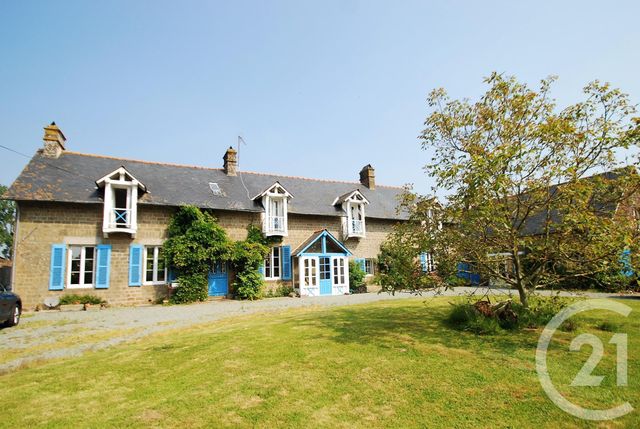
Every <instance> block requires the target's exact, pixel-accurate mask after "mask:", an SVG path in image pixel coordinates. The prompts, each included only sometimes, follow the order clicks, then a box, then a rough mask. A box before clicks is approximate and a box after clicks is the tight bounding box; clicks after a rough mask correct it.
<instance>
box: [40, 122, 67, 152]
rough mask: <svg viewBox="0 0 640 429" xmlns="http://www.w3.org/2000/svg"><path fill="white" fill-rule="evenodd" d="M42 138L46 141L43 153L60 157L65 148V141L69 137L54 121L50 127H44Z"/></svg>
mask: <svg viewBox="0 0 640 429" xmlns="http://www.w3.org/2000/svg"><path fill="white" fill-rule="evenodd" d="M42 140H43V141H44V150H43V151H42V155H43V156H45V157H47V158H59V157H60V154H62V152H63V151H64V150H65V147H64V142H66V141H67V139H66V137H65V136H64V134H62V131H60V128H58V126H57V125H56V123H55V122H52V123H51V125H49V126H48V127H44V137H43V138H42Z"/></svg>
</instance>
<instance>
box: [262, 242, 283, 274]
mask: <svg viewBox="0 0 640 429" xmlns="http://www.w3.org/2000/svg"><path fill="white" fill-rule="evenodd" d="M275 249H278V257H277V259H278V265H277V267H278V275H277V276H274V275H273V268H274V267H275V266H276V265H275V262H274V261H275V260H276V256H275V255H274V250H275ZM267 261H268V262H269V264H267ZM267 267H268V268H269V271H270V272H269V275H267ZM264 278H265V280H280V279H281V278H282V248H281V247H280V246H274V247H272V248H271V250H269V254H268V255H267V257H266V258H265V260H264Z"/></svg>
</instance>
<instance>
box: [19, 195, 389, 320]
mask: <svg viewBox="0 0 640 429" xmlns="http://www.w3.org/2000/svg"><path fill="white" fill-rule="evenodd" d="M174 212H175V208H172V207H167V206H151V205H139V206H138V230H137V233H136V236H135V238H131V236H130V235H128V234H122V233H114V234H110V235H109V237H108V238H104V235H103V233H102V221H103V205H102V204H71V203H54V202H26V201H21V202H19V203H18V223H17V225H18V228H17V231H16V236H15V244H16V245H15V249H16V252H15V256H14V279H13V287H14V290H15V292H16V293H18V294H20V296H21V298H22V300H23V307H24V308H25V309H26V310H31V309H33V308H34V307H35V306H36V305H38V304H42V303H43V302H44V300H45V298H46V297H48V296H58V297H60V296H62V295H65V294H70V293H76V294H91V295H96V296H99V297H101V298H103V299H105V300H106V301H107V302H108V303H109V304H111V305H145V304H150V303H155V302H158V301H160V300H162V298H163V297H165V296H166V294H167V292H168V287H167V286H166V285H156V286H151V285H143V286H140V287H130V286H129V284H128V273H129V246H130V245H131V244H143V245H161V244H162V243H163V241H164V240H166V238H167V227H168V224H169V220H170V218H171V216H172V214H173V213H174ZM213 214H214V215H215V216H216V217H217V219H218V221H219V223H220V225H221V226H222V227H223V228H224V229H225V230H226V231H227V233H228V235H229V237H230V238H231V239H234V240H243V239H245V238H246V234H247V227H248V225H250V224H255V225H260V214H259V213H249V212H241V211H233V212H232V211H221V210H218V211H214V212H213ZM395 222H396V221H394V220H382V219H375V218H368V219H367V232H366V238H360V239H353V238H352V239H349V240H343V237H341V232H340V231H341V219H340V217H337V216H316V215H297V214H291V213H290V214H289V231H288V236H287V237H283V238H282V244H283V245H290V246H291V250H292V251H293V250H295V249H296V248H297V247H298V246H299V245H300V244H301V243H302V242H304V241H305V240H306V239H307V238H309V236H310V235H311V234H312V233H313V232H315V231H318V230H321V229H325V228H326V229H327V230H328V231H329V232H330V233H331V234H333V235H334V236H335V237H337V238H338V239H339V240H343V243H344V244H345V245H346V246H347V248H348V249H349V250H350V251H351V252H352V253H353V256H354V257H357V258H376V257H377V256H378V253H379V250H380V245H381V244H382V242H383V241H384V240H385V238H386V237H387V235H388V234H389V232H390V231H391V229H392V227H393V225H394V224H395ZM53 244H67V245H98V244H110V245H111V246H112V251H111V263H110V281H109V288H108V289H94V288H91V289H66V288H65V289H64V290H62V291H50V290H49V275H50V263H51V246H52V245H53ZM297 272H298V270H297V267H294V270H293V278H294V279H295V278H296V276H297ZM232 282H233V274H232V273H231V276H230V278H229V285H230V287H231V285H232ZM269 283H270V284H268V285H267V287H271V288H273V287H275V285H277V284H278V283H277V282H269ZM286 283H288V284H291V282H286Z"/></svg>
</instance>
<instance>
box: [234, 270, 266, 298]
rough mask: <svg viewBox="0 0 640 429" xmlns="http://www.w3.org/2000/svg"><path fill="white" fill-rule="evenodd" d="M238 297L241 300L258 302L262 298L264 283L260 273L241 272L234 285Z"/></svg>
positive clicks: (237, 275)
mask: <svg viewBox="0 0 640 429" xmlns="http://www.w3.org/2000/svg"><path fill="white" fill-rule="evenodd" d="M234 285H235V290H236V296H237V297H238V298H240V299H248V300H251V301H253V300H256V299H260V298H262V295H263V291H262V289H263V286H264V281H263V280H262V275H261V274H260V273H259V272H258V271H240V272H238V273H237V274H236V282H235V283H234Z"/></svg>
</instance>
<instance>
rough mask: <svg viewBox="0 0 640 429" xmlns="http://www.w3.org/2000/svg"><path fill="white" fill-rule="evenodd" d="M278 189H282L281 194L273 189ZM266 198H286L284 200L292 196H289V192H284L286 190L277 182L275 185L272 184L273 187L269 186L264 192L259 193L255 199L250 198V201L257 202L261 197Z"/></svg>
mask: <svg viewBox="0 0 640 429" xmlns="http://www.w3.org/2000/svg"><path fill="white" fill-rule="evenodd" d="M277 188H280V189H282V191H283V192H282V193H280V192H277V191H276V190H275V189H277ZM266 196H270V197H286V198H293V195H291V193H290V192H289V191H287V190H286V188H285V187H284V186H282V184H281V183H280V182H278V181H276V183H274V184H273V185H271V186H269V187H268V188H267V189H265V190H264V191H262V192H261V193H259V194H258V195H256V196H255V197H253V198H251V199H252V200H257V199H259V198H262V197H266Z"/></svg>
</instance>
